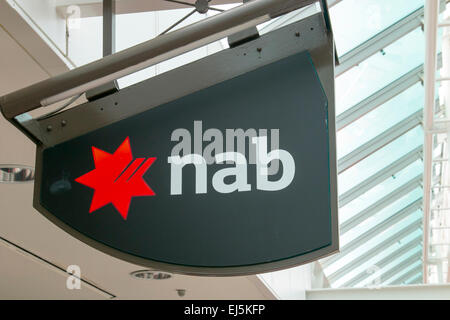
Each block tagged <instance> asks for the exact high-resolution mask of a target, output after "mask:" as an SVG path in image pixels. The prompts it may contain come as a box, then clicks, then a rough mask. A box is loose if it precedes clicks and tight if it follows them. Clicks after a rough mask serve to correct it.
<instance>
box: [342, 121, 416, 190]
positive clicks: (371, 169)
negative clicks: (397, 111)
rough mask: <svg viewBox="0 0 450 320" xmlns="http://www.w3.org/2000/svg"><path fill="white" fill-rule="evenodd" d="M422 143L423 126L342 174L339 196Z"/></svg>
mask: <svg viewBox="0 0 450 320" xmlns="http://www.w3.org/2000/svg"><path fill="white" fill-rule="evenodd" d="M422 143H423V130H422V127H421V126H417V127H415V128H414V129H412V130H410V131H409V132H407V133H406V134H404V135H402V136H401V137H399V138H398V139H396V140H394V141H393V142H391V143H389V144H388V145H386V146H385V147H383V148H381V149H379V150H378V151H376V152H374V153H373V154H372V155H370V156H368V157H367V158H366V159H364V160H362V161H361V162H359V163H357V164H355V165H354V166H352V167H351V168H349V169H348V170H346V171H344V172H343V173H341V174H340V175H339V177H338V187H339V188H338V190H339V194H342V193H344V192H346V191H348V190H349V189H350V188H352V187H354V186H356V185H357V184H359V183H360V182H362V181H364V180H365V179H367V178H368V177H370V176H372V175H373V174H374V173H376V172H378V171H380V170H381V169H382V168H384V167H386V166H387V165H389V164H391V163H392V162H394V161H395V160H398V159H399V158H401V157H402V156H404V155H406V154H407V153H408V152H410V151H412V150H413V149H415V148H417V147H418V146H420V145H422ZM338 147H339V146H338Z"/></svg>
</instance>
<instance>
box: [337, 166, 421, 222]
mask: <svg viewBox="0 0 450 320" xmlns="http://www.w3.org/2000/svg"><path fill="white" fill-rule="evenodd" d="M422 172H423V162H422V161H421V160H417V161H415V162H414V163H412V164H410V165H409V166H407V167H406V168H405V169H403V170H401V171H400V172H398V173H396V174H394V175H393V176H392V177H389V178H388V179H386V180H385V181H383V182H382V183H380V184H378V185H377V186H375V187H374V188H372V189H370V190H369V191H367V192H366V193H364V194H363V195H361V196H359V197H358V198H356V199H355V200H353V201H351V202H350V203H348V204H347V205H345V206H344V207H342V208H339V222H340V223H343V222H346V221H347V220H348V219H350V218H351V217H353V216H354V215H356V214H357V213H359V212H361V211H362V210H364V209H366V208H367V207H369V206H371V205H372V204H374V203H375V202H377V201H378V200H380V199H381V198H383V197H385V196H387V195H388V194H390V193H392V192H393V191H395V189H397V188H398V187H400V186H402V185H403V184H405V183H407V182H408V181H410V180H411V179H413V178H416V177H418V176H421V175H422Z"/></svg>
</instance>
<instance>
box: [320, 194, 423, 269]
mask: <svg viewBox="0 0 450 320" xmlns="http://www.w3.org/2000/svg"><path fill="white" fill-rule="evenodd" d="M421 207H422V197H420V198H418V199H417V200H414V201H413V202H411V203H410V204H409V205H407V206H406V207H404V208H402V209H400V210H399V211H397V212H395V213H394V214H392V215H391V216H390V217H389V218H386V219H384V220H383V221H381V222H380V223H378V224H377V225H375V226H374V227H372V228H370V229H369V230H367V231H366V232H364V233H363V234H361V235H359V236H358V237H356V238H355V239H353V240H352V241H350V242H349V243H347V244H345V245H344V246H342V247H341V250H340V252H339V254H336V255H333V256H330V257H329V258H325V259H324V260H323V262H322V266H323V267H325V268H326V267H328V266H330V265H331V264H332V263H334V262H336V261H338V260H339V259H342V257H344V256H346V255H347V254H349V253H350V252H352V251H354V250H355V249H356V248H358V247H360V246H362V245H364V244H365V243H366V242H367V241H369V240H371V239H372V238H374V237H376V236H377V235H378V234H380V233H381V232H383V231H386V230H387V229H389V228H390V227H392V226H394V225H395V224H396V223H397V222H400V221H402V220H403V219H405V218H407V217H408V216H409V215H411V214H413V213H414V212H416V211H417V210H419V209H421Z"/></svg>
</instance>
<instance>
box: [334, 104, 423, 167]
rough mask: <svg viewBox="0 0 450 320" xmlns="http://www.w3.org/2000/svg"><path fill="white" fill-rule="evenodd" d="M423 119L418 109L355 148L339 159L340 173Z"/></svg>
mask: <svg viewBox="0 0 450 320" xmlns="http://www.w3.org/2000/svg"><path fill="white" fill-rule="evenodd" d="M421 121H422V110H420V111H417V112H415V113H413V114H412V115H410V116H409V117H407V118H406V119H404V120H402V121H400V122H399V123H397V124H396V125H394V126H392V127H391V128H389V129H388V130H386V131H384V132H383V133H381V134H380V135H378V136H377V137H375V138H373V139H372V140H370V141H368V142H366V143H365V144H363V145H362V146H360V147H359V148H357V149H355V150H353V151H352V152H350V153H349V154H347V155H346V156H344V157H342V158H341V159H339V160H338V173H339V174H340V173H342V172H344V171H345V170H347V169H349V168H351V167H352V166H354V165H355V164H357V163H358V162H360V161H362V160H363V159H365V158H366V157H368V156H369V155H371V154H372V153H374V152H375V151H377V150H379V149H381V148H382V147H384V146H385V145H387V144H388V143H390V142H392V141H394V140H395V139H397V138H398V137H400V136H402V135H403V134H405V133H406V132H408V131H409V130H411V129H413V128H415V127H416V126H418V125H419V124H420V123H421Z"/></svg>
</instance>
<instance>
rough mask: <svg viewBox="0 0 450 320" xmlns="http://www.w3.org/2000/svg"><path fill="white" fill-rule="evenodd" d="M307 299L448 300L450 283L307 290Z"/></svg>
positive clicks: (449, 297)
mask: <svg viewBox="0 0 450 320" xmlns="http://www.w3.org/2000/svg"><path fill="white" fill-rule="evenodd" d="M306 299H307V300H448V299H450V285H434V286H424V285H417V286H391V287H375V288H374V287H371V288H345V289H322V290H308V291H306Z"/></svg>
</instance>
